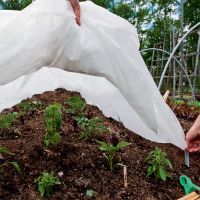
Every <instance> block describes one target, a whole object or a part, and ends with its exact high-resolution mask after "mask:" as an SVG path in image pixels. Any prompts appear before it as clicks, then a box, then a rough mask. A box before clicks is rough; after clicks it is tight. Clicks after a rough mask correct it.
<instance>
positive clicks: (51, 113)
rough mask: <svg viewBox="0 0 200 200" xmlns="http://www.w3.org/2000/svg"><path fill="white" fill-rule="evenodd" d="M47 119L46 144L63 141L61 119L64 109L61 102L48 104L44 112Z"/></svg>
mask: <svg viewBox="0 0 200 200" xmlns="http://www.w3.org/2000/svg"><path fill="white" fill-rule="evenodd" d="M44 119H45V129H46V134H45V139H44V143H45V145H46V146H49V145H51V144H59V143H60V142H61V136H60V131H61V121H62V111H61V105H60V104H53V105H50V106H48V107H47V108H46V109H45V112H44Z"/></svg>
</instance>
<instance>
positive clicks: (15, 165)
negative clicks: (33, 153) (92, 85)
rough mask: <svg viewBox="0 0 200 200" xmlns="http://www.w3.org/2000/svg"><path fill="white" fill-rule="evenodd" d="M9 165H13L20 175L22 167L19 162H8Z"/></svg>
mask: <svg viewBox="0 0 200 200" xmlns="http://www.w3.org/2000/svg"><path fill="white" fill-rule="evenodd" d="M8 163H9V164H11V165H12V166H13V167H14V168H15V170H16V171H17V172H18V173H19V172H20V167H19V165H18V163H17V162H8Z"/></svg>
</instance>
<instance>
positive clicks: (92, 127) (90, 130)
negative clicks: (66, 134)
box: [75, 117, 107, 140]
mask: <svg viewBox="0 0 200 200" xmlns="http://www.w3.org/2000/svg"><path fill="white" fill-rule="evenodd" d="M75 120H76V121H77V123H78V125H79V126H80V127H81V129H82V131H81V133H80V138H81V139H85V140H87V139H89V138H91V137H92V135H94V134H99V133H104V132H106V131H107V128H106V127H105V126H104V125H103V124H102V120H101V119H100V118H98V117H95V118H92V119H88V118H86V117H75Z"/></svg>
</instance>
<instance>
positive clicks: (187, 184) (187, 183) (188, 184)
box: [180, 175, 200, 194]
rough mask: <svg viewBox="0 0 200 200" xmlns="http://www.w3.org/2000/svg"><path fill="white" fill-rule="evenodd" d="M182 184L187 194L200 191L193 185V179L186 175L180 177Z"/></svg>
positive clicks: (199, 188)
mask: <svg viewBox="0 0 200 200" xmlns="http://www.w3.org/2000/svg"><path fill="white" fill-rule="evenodd" d="M180 183H181V185H182V186H183V187H184V190H185V193H186V194H189V193H191V192H193V191H197V190H198V191H200V187H198V186H197V185H195V184H193V183H192V181H191V179H190V178H189V177H187V176H185V175H182V176H180Z"/></svg>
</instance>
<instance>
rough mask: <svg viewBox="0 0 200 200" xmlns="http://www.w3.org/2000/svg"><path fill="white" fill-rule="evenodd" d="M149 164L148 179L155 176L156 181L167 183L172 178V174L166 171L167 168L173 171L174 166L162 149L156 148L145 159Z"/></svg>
mask: <svg viewBox="0 0 200 200" xmlns="http://www.w3.org/2000/svg"><path fill="white" fill-rule="evenodd" d="M145 161H146V162H148V163H149V166H148V169H147V177H149V176H152V175H154V177H155V179H156V180H162V181H166V179H167V178H172V177H171V174H170V173H169V172H167V171H166V168H167V167H168V168H170V169H172V164H171V161H170V160H169V159H167V154H166V153H165V152H163V151H162V150H161V149H160V148H157V147H156V148H155V150H154V151H151V152H150V153H149V155H148V156H147V157H146V159H145Z"/></svg>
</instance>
